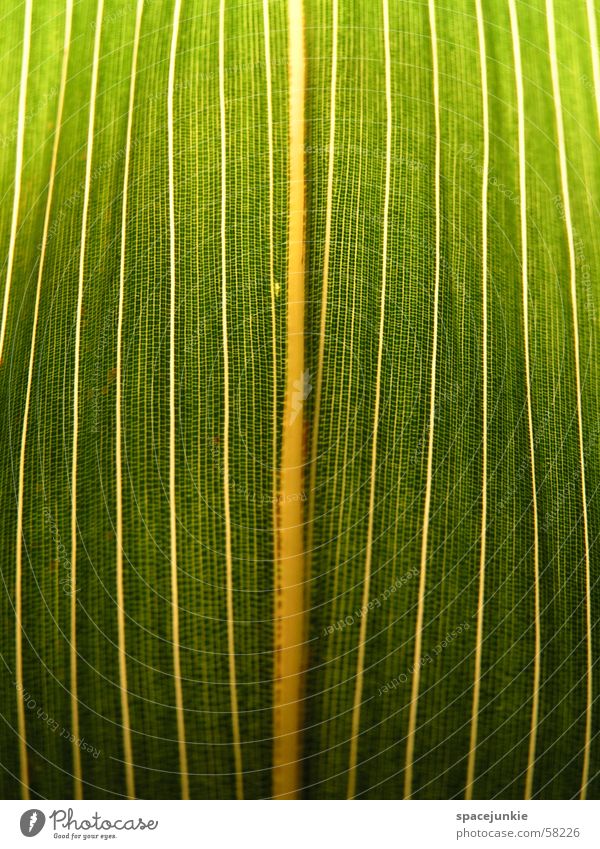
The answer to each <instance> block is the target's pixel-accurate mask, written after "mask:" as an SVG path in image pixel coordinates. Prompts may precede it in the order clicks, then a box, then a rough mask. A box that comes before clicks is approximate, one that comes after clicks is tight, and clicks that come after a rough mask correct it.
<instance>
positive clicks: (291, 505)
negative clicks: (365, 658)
mask: <svg viewBox="0 0 600 849" xmlns="http://www.w3.org/2000/svg"><path fill="white" fill-rule="evenodd" d="M288 32H289V68H288V73H289V217H288V273H287V327H286V376H285V392H284V405H283V423H282V433H281V470H280V478H279V502H280V514H279V548H278V552H279V560H278V562H277V563H276V572H275V681H274V688H273V689H274V709H273V737H274V740H273V796H274V797H275V798H277V799H294V798H297V796H298V791H299V787H300V757H301V749H300V736H301V718H302V711H301V697H302V676H303V660H304V656H303V641H304V638H305V577H306V576H305V560H304V514H303V504H302V488H303V466H304V447H303V435H304V427H303V422H304V417H303V411H302V401H300V403H299V402H298V387H303V385H304V378H305V373H304V332H305V331H304V275H305V256H304V252H305V218H306V210H305V167H304V157H305V147H304V139H305V126H304V110H305V65H304V63H305V59H304V13H303V4H302V0H289V2H288ZM301 397H302V399H303V395H302V396H301Z"/></svg>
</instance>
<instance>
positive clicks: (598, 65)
mask: <svg viewBox="0 0 600 849" xmlns="http://www.w3.org/2000/svg"><path fill="white" fill-rule="evenodd" d="M586 5H587V16H588V25H589V30H590V50H591V53H592V68H593V73H594V95H595V97H596V117H597V119H598V127H600V57H599V55H598V27H597V25H596V12H595V11H594V0H586Z"/></svg>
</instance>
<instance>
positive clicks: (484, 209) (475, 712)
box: [465, 0, 490, 799]
mask: <svg viewBox="0 0 600 849" xmlns="http://www.w3.org/2000/svg"><path fill="white" fill-rule="evenodd" d="M475 7H476V10H477V36H478V41H479V55H480V64H481V98H482V110H483V172H482V178H481V186H482V188H481V276H482V325H483V339H482V372H483V375H482V399H481V405H482V409H483V421H482V457H481V466H482V469H481V529H480V535H481V542H480V554H479V597H478V600H477V632H476V635H475V679H474V683H473V707H472V714H471V738H470V742H469V757H468V760H467V784H466V790H465V798H466V799H471V798H472V797H473V784H474V781H475V761H476V755H477V725H478V719H479V698H480V693H481V657H482V654H483V608H484V604H485V557H486V532H487V498H488V492H487V489H488V444H487V431H488V409H487V407H488V347H487V337H488V328H487V311H488V310H487V302H488V296H487V276H488V271H487V254H488V222H487V218H488V181H489V173H490V118H489V105H488V84H487V57H486V50H485V31H484V22H483V10H482V8H481V0H475Z"/></svg>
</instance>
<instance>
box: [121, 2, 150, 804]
mask: <svg viewBox="0 0 600 849" xmlns="http://www.w3.org/2000/svg"><path fill="white" fill-rule="evenodd" d="M143 9H144V0H138V3H137V8H136V16H135V31H134V36H133V52H132V58H131V81H130V85H129V109H128V112H127V136H126V140H125V165H124V171H123V205H122V209H121V261H120V265H119V315H118V320H117V369H116V370H117V374H116V383H117V391H116V410H115V422H116V424H115V427H116V432H117V433H116V452H115V465H116V494H117V616H118V641H119V686H120V690H121V717H122V718H121V724H122V730H123V750H124V757H125V782H126V787H127V795H128V796H129V798H130V799H133V798H134V797H135V782H134V775H133V751H132V745H131V721H130V716H129V699H128V687H127V651H126V641H125V595H124V591H123V432H122V430H123V425H122V410H121V405H122V395H123V387H122V382H123V350H122V347H123V309H124V298H125V252H126V251H125V249H126V242H127V205H128V192H129V167H130V161H131V135H132V129H133V109H134V104H135V83H136V74H137V59H138V48H139V43H140V30H141V26H142V12H143Z"/></svg>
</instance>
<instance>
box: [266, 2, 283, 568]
mask: <svg viewBox="0 0 600 849" xmlns="http://www.w3.org/2000/svg"><path fill="white" fill-rule="evenodd" d="M263 27H264V38H265V76H266V85H267V138H268V145H269V290H270V296H271V335H272V340H271V357H272V360H273V420H272V426H271V439H272V440H273V448H272V455H271V463H272V466H273V481H272V487H273V513H272V521H273V558H274V561H275V564H277V562H278V557H279V555H278V549H279V531H278V527H277V526H278V521H279V502H278V498H277V494H278V488H279V487H278V478H279V473H278V469H277V434H278V424H277V310H276V306H275V298H276V284H277V281H276V280H275V237H274V215H275V210H274V197H275V174H274V171H275V165H274V145H273V84H272V74H271V29H270V23H269V0H263ZM275 568H277V567H275Z"/></svg>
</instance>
